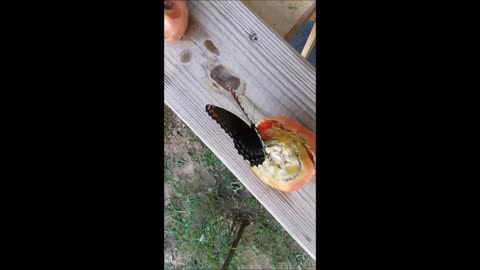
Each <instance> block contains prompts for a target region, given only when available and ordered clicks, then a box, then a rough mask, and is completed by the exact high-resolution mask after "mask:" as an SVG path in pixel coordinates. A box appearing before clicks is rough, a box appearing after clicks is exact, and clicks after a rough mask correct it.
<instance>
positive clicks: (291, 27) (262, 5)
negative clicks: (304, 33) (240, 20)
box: [242, 0, 316, 41]
mask: <svg viewBox="0 0 480 270" xmlns="http://www.w3.org/2000/svg"><path fill="white" fill-rule="evenodd" d="M242 2H243V3H244V4H245V5H246V6H247V7H248V8H249V9H250V10H251V11H253V13H255V14H256V15H257V16H259V17H260V18H262V19H263V20H264V21H265V23H266V24H267V25H269V26H270V27H271V28H272V29H273V30H275V31H276V32H277V33H278V34H279V35H280V36H282V37H284V38H285V39H286V40H287V41H288V40H290V39H291V38H292V37H293V36H294V35H295V34H296V33H297V32H298V30H299V29H300V28H301V27H302V25H303V24H304V23H305V21H306V20H307V19H308V17H309V16H311V14H312V12H314V11H315V4H316V1H314V0H310V1H299V0H296V1H295V0H294V1H288V0H284V1H278V0H270V1H269V0H262V1H258V0H242Z"/></svg>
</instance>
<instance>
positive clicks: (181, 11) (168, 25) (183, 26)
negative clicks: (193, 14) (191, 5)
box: [163, 0, 189, 41]
mask: <svg viewBox="0 0 480 270" xmlns="http://www.w3.org/2000/svg"><path fill="white" fill-rule="evenodd" d="M164 4H165V8H164V10H163V21H164V28H163V36H164V40H165V41H176V40H179V39H181V38H182V37H183V36H184V35H185V31H186V30H187V26H188V14H189V13H188V7H187V3H186V1H185V0H165V2H164ZM167 7H168V8H167Z"/></svg>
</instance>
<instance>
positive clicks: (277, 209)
mask: <svg viewBox="0 0 480 270" xmlns="http://www.w3.org/2000/svg"><path fill="white" fill-rule="evenodd" d="M188 5H189V10H190V14H191V16H190V25H189V28H188V30H187V34H186V36H185V37H184V38H183V40H181V41H179V42H175V43H167V42H166V43H165V57H164V60H165V73H164V79H165V90H164V91H165V103H166V104H167V105H168V106H169V107H170V108H171V109H172V110H173V111H174V112H175V113H176V114H177V115H178V116H179V117H180V118H181V119H182V120H183V121H184V122H185V123H186V124H187V125H188V126H189V127H190V128H191V129H192V130H193V131H194V132H195V133H196V134H197V136H198V137H199V138H200V139H201V140H202V141H203V142H204V143H205V145H206V146H207V147H209V148H210V149H211V150H212V152H213V153H214V154H215V155H217V157H218V158H219V159H220V160H221V161H222V162H223V163H224V164H225V165H226V166H227V167H228V168H229V169H230V170H231V171H232V173H233V174H234V175H235V176H236V177H237V178H238V179H239V180H240V181H241V182H242V183H243V184H244V185H245V187H246V188H247V189H248V190H249V191H250V192H251V193H252V195H253V196H255V197H256V199H257V200H258V201H259V202H260V203H262V205H263V206H264V207H265V208H266V209H267V210H268V211H269V212H270V213H271V214H272V215H273V216H274V217H275V219H276V220H277V221H278V222H279V223H280V224H281V225H282V226H283V227H284V228H285V230H286V231H287V232H288V233H289V234H290V235H291V236H292V237H293V238H294V239H295V240H296V241H297V242H298V243H299V244H300V245H301V246H302V247H303V248H304V249H305V251H306V252H308V254H310V256H311V257H312V258H313V259H315V258H316V256H315V252H316V218H315V201H316V193H315V186H316V180H313V181H312V182H310V183H309V184H308V185H306V186H305V187H304V188H303V189H301V190H299V191H297V192H292V193H284V192H281V191H277V190H275V189H272V188H270V187H269V186H268V185H266V184H264V183H263V182H261V181H260V180H259V179H258V178H257V177H256V176H255V175H254V173H253V171H252V170H251V168H250V166H249V165H248V163H247V162H246V161H244V160H243V159H242V157H241V156H240V155H239V154H238V153H237V152H236V150H235V149H234V147H233V141H232V140H231V138H230V137H229V136H228V135H227V134H226V133H225V132H224V131H223V130H222V129H221V128H220V126H219V125H218V124H217V123H216V122H215V121H213V120H212V119H210V117H209V116H208V115H207V113H206V112H205V105H206V104H213V105H217V106H220V107H223V108H225V109H227V110H229V111H231V112H233V113H236V114H237V115H238V116H242V113H241V111H240V109H239V108H238V106H237V105H236V104H235V102H234V101H233V99H232V97H231V95H230V94H229V93H227V92H226V91H225V90H224V89H222V88H221V87H220V86H218V84H217V83H216V82H215V81H214V80H213V79H212V78H211V77H210V73H211V70H212V69H213V68H214V67H218V66H219V65H222V66H224V67H225V69H226V70H228V72H230V73H231V74H232V76H235V77H237V78H239V79H240V85H239V86H238V89H237V90H236V91H237V93H239V94H240V95H241V96H242V97H243V99H242V100H243V105H244V106H245V109H246V110H247V111H248V113H249V116H250V117H251V118H252V119H253V121H254V122H256V121H258V120H260V119H262V118H264V117H265V116H271V115H283V116H286V117H289V118H292V119H296V120H297V121H299V122H301V123H303V124H304V125H305V126H306V127H308V128H310V129H311V130H313V131H314V132H315V131H316V125H315V117H316V109H315V98H316V93H315V83H316V81H315V76H316V71H315V68H314V67H313V66H312V65H311V64H310V63H308V62H307V61H306V60H305V59H304V58H303V57H301V55H300V54H299V53H298V52H296V51H295V50H294V49H293V48H291V47H290V45H288V44H287V43H286V42H285V40H283V38H282V37H281V36H279V35H278V34H277V33H274V32H272V31H271V30H270V28H269V27H268V26H267V25H265V24H264V23H263V22H262V21H261V20H260V19H259V18H258V17H257V16H255V15H254V14H253V13H252V12H251V11H250V10H249V9H248V8H247V7H246V6H245V5H243V4H242V3H241V2H239V1H189V2H188ZM254 37H256V38H257V39H255V38H254ZM207 40H209V41H210V42H206V41H207ZM252 40H256V41H255V42H254V41H252ZM206 44H207V45H208V46H207V45H206ZM212 44H213V45H214V46H215V47H216V49H217V50H218V52H217V53H214V52H216V51H215V50H212V48H211V46H210V45H212ZM209 48H210V49H209ZM186 53H187V54H190V57H189V58H190V59H191V60H190V61H189V62H182V61H181V60H182V59H185V57H182V56H184V55H185V54H186ZM214 83H215V85H217V86H214Z"/></svg>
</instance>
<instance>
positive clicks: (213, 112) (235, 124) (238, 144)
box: [205, 95, 265, 166]
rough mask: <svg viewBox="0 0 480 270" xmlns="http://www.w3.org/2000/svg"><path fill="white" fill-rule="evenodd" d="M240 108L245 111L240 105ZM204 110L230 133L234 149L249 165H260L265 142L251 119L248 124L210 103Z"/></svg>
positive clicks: (263, 157) (262, 160)
mask: <svg viewBox="0 0 480 270" xmlns="http://www.w3.org/2000/svg"><path fill="white" fill-rule="evenodd" d="M234 97H235V100H236V101H237V103H238V105H240V103H239V101H238V98H237V97H236V96H235V95H234ZM240 108H241V109H242V111H243V113H245V111H244V110H243V108H242V106H241V105H240ZM205 110H206V112H207V113H208V115H210V117H211V118H212V119H213V120H215V121H216V122H217V123H218V124H220V126H221V127H222V129H223V130H225V132H226V133H227V134H228V135H230V137H231V138H232V139H233V143H234V146H235V149H237V151H238V153H239V154H240V155H241V156H242V157H243V159H245V160H247V161H248V162H250V165H251V166H258V165H261V164H262V163H263V162H264V161H265V144H264V143H263V141H262V138H261V137H260V134H259V132H258V130H257V128H256V127H255V125H254V124H253V123H252V122H251V121H250V126H249V125H248V124H247V123H245V122H244V121H243V120H242V119H241V118H240V117H238V116H236V115H235V114H233V113H231V112H229V111H227V110H225V109H223V108H220V107H217V106H215V105H211V104H207V105H206V106H205ZM245 115H247V114H246V113H245ZM247 118H248V115H247ZM249 120H250V119H249Z"/></svg>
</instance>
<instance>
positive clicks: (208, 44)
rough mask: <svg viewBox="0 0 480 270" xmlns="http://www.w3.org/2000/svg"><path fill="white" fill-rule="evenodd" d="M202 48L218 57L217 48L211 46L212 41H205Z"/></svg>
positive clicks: (213, 45)
mask: <svg viewBox="0 0 480 270" xmlns="http://www.w3.org/2000/svg"><path fill="white" fill-rule="evenodd" d="M203 46H205V48H207V50H209V51H210V52H211V53H213V54H215V55H217V56H219V55H220V51H219V50H218V48H217V47H215V44H213V41H211V40H209V39H207V40H205V41H204V42H203Z"/></svg>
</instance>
